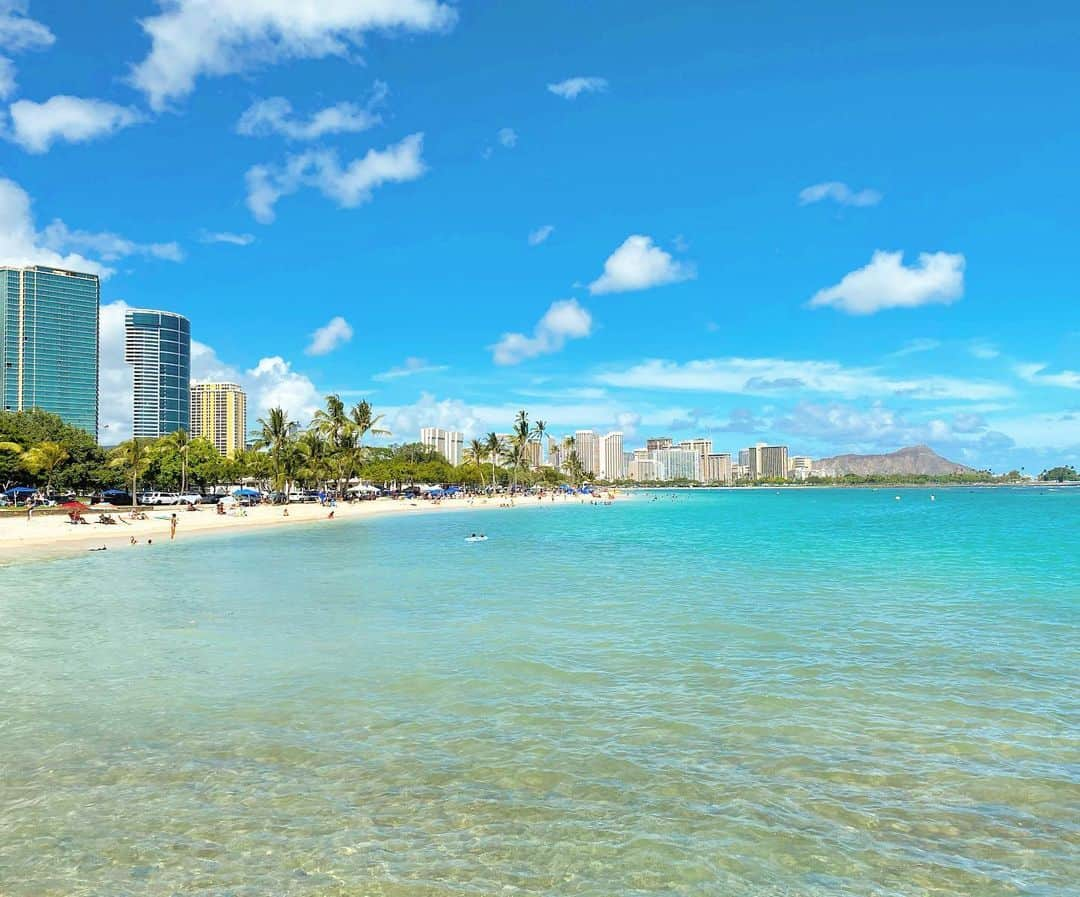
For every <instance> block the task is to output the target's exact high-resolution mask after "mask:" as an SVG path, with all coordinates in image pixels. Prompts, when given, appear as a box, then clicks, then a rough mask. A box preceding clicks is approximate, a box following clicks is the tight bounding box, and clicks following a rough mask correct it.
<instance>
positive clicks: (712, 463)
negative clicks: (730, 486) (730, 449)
mask: <svg viewBox="0 0 1080 897" xmlns="http://www.w3.org/2000/svg"><path fill="white" fill-rule="evenodd" d="M703 479H704V480H705V482H706V483H730V482H731V455H730V454H728V453H727V452H718V453H709V454H708V455H706V456H705V476H704V477H703Z"/></svg>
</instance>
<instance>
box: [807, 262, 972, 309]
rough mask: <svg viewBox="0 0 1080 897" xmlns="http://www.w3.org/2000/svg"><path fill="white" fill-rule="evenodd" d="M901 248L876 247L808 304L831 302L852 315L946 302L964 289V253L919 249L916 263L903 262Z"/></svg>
mask: <svg viewBox="0 0 1080 897" xmlns="http://www.w3.org/2000/svg"><path fill="white" fill-rule="evenodd" d="M903 259H904V254H903V253H902V252H882V251H881V250H878V251H877V252H875V253H874V255H873V257H872V258H871V259H870V264H868V265H867V266H866V267H865V268H859V269H858V270H857V271H852V272H851V273H850V274H846V275H844V278H843V280H841V281H840V283H838V284H836V285H835V286H831V287H827V288H826V289H824V290H819V291H818V292H817V293H816V294H815V295H814V297H813V298H812V299H811V300H810V307H811V308H821V307H822V306H832V307H833V308H838V309H840V311H845V312H847V313H848V314H852V315H872V314H874V312H878V311H881V310H882V309H885V308H915V307H917V306H920V305H929V304H931V303H941V304H945V305H947V304H949V303H950V302H954V301H956V300H957V299H959V298H960V297H961V296H962V295H963V293H964V257H963V256H962V255H959V254H953V253H948V252H922V253H920V254H919V261H918V264H917V265H914V266H912V267H910V268H909V267H905V266H904V262H903Z"/></svg>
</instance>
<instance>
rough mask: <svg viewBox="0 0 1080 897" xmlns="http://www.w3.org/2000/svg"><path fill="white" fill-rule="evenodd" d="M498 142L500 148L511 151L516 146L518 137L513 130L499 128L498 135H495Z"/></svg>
mask: <svg viewBox="0 0 1080 897" xmlns="http://www.w3.org/2000/svg"><path fill="white" fill-rule="evenodd" d="M495 137H496V139H497V140H498V141H499V144H500V146H504V147H506V148H507V149H513V148H514V147H515V146H517V142H518V135H517V131H515V130H514V129H513V128H499V133H498V134H496V135H495Z"/></svg>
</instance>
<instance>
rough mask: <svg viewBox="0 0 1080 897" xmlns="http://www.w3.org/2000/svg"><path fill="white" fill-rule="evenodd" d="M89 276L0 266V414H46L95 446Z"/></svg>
mask: <svg viewBox="0 0 1080 897" xmlns="http://www.w3.org/2000/svg"><path fill="white" fill-rule="evenodd" d="M100 299H101V287H100V284H99V282H98V278H97V275H96V274H82V273H79V272H77V271H65V270H63V269H60V268H48V267H45V266H43V265H33V266H28V267H10V266H0V399H2V400H3V409H4V410H5V411H28V410H30V409H31V408H40V409H42V410H44V411H51V412H52V413H53V414H56V415H59V416H60V418H61V419H62V420H63V421H64V422H65V423H68V424H71V425H72V426H74V427H79V428H81V429H83V430H86V432H87V433H90V434H91V435H93V436H94V437H95V438H96V437H97V428H98V305H99V303H100Z"/></svg>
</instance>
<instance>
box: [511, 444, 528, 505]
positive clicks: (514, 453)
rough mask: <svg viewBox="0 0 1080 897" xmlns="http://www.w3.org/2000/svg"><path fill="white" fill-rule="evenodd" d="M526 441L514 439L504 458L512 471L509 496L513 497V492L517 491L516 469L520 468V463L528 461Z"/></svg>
mask: <svg viewBox="0 0 1080 897" xmlns="http://www.w3.org/2000/svg"><path fill="white" fill-rule="evenodd" d="M527 446H528V443H527V442H520V441H519V440H518V439H516V438H515V439H514V443H513V445H511V446H510V451H509V452H507V455H506V460H507V464H508V465H509V466H510V467H511V468H512V470H513V472H514V478H513V483H512V485H511V486H510V497H511V499H513V496H514V493H515V492H517V481H518V471H519V470H521V467H522V465H524V464H525V463H527V462H528V460H529V452H528V449H527Z"/></svg>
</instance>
